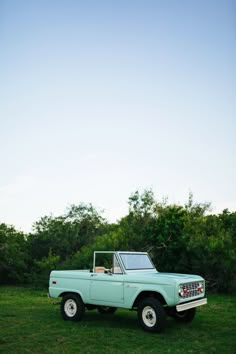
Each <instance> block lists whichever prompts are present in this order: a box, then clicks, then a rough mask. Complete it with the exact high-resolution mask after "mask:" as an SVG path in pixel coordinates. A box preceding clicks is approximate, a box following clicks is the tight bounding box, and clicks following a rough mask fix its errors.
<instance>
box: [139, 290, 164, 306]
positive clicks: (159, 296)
mask: <svg viewBox="0 0 236 354" xmlns="http://www.w3.org/2000/svg"><path fill="white" fill-rule="evenodd" d="M146 298H154V299H157V300H158V301H159V302H160V303H161V304H162V305H166V304H167V302H166V300H165V298H164V296H163V295H162V294H160V293H159V292H157V291H151V290H144V291H141V293H139V294H138V296H137V297H136V299H135V300H134V303H133V306H132V307H133V308H135V307H138V304H139V303H140V302H141V301H142V300H144V299H146Z"/></svg>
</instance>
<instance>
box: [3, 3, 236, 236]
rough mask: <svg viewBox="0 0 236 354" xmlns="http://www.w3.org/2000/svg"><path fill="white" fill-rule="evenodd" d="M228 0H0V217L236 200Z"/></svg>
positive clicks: (22, 225)
mask: <svg viewBox="0 0 236 354" xmlns="http://www.w3.org/2000/svg"><path fill="white" fill-rule="evenodd" d="M235 39H236V3H235V1H233V0H197V1H196V0H190V1H189V0H178V1H177V0H119V1H115V0H86V1H85V0H83V1H82V0H50V1H48V0H40V1H32V0H28V1H27V0H21V1H18V0H0V222H4V223H7V224H12V225H14V226H15V227H16V228H17V229H20V230H23V231H26V232H29V231H30V230H31V227H32V224H33V223H34V222H35V221H37V220H39V219H40V218H41V217H42V216H45V215H50V214H52V215H54V216H57V215H61V214H63V213H64V212H65V211H66V208H68V206H69V205H71V204H79V203H92V204H93V205H94V207H95V208H97V209H98V210H99V211H102V210H103V215H104V217H106V218H107V219H108V221H111V222H115V221H117V220H118V219H119V218H121V217H122V216H125V215H126V214H127V212H128V203H127V202H128V198H129V196H130V195H131V194H132V193H133V192H135V191H136V190H139V191H140V192H142V191H143V190H145V189H152V190H153V192H154V194H155V197H156V199H157V200H162V199H163V198H168V201H169V203H176V204H184V203H185V202H186V201H187V200H188V195H189V192H192V193H193V196H194V200H195V201H196V202H203V203H204V202H211V203H212V212H214V213H220V212H221V211H222V210H223V209H225V208H228V209H229V210H230V211H236V161H235V160H236V159H235V156H236V141H235V136H236V108H235V101H236V100H235V92H236V90H235V82H236V73H235V63H236V55H235V54H236V49H235V48H236V47H235Z"/></svg>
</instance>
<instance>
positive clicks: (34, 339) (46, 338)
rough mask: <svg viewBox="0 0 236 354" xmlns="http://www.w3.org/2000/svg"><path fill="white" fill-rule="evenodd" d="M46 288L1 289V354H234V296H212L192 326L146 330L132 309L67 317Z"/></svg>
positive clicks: (172, 324) (170, 323) (170, 321)
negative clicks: (75, 318) (155, 331)
mask: <svg viewBox="0 0 236 354" xmlns="http://www.w3.org/2000/svg"><path fill="white" fill-rule="evenodd" d="M54 302H55V300H53V299H48V298H47V291H46V290H32V289H25V288H19V287H18V288H17V287H5V286H4V287H3V286H2V287H0V353H4V354H7V353H14V354H17V353H40V354H42V353H208V354H209V353H228V354H233V353H236V296H223V295H211V296H209V297H208V305H206V306H202V307H201V308H199V309H198V311H197V315H196V317H195V319H194V321H193V322H192V323H191V324H180V323H176V322H175V320H173V319H168V321H167V328H166V330H165V332H164V333H161V334H152V333H147V332H144V331H143V330H142V329H141V328H140V327H139V325H138V323H137V314H136V312H133V311H125V310H118V311H117V312H116V313H115V314H114V315H101V314H99V313H97V311H87V312H86V313H85V317H84V319H83V320H82V321H81V322H69V321H64V320H63V319H62V318H61V315H60V307H59V306H57V305H54V304H53V303H54Z"/></svg>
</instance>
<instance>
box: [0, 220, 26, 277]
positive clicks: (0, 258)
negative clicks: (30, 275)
mask: <svg viewBox="0 0 236 354" xmlns="http://www.w3.org/2000/svg"><path fill="white" fill-rule="evenodd" d="M26 271H27V253H26V236H25V235H24V233H23V232H19V231H17V230H16V229H15V228H14V227H13V226H8V225H6V224H4V223H2V224H0V283H19V282H24V281H25V274H26Z"/></svg>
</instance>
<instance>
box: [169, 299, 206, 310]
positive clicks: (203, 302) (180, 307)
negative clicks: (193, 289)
mask: <svg viewBox="0 0 236 354" xmlns="http://www.w3.org/2000/svg"><path fill="white" fill-rule="evenodd" d="M206 304H207V299H201V300H196V301H191V302H187V303H186V304H181V305H177V306H176V310H177V312H181V311H185V310H189V309H192V308H193V307H197V306H202V305H206Z"/></svg>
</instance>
